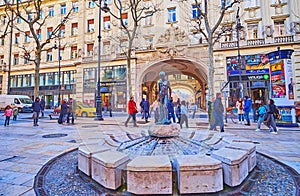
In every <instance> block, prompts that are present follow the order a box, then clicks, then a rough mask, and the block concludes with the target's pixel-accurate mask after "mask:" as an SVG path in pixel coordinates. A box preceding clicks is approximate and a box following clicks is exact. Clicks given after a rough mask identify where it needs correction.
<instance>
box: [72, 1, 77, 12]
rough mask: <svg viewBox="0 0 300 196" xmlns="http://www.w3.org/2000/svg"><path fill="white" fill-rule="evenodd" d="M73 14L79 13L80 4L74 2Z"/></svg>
mask: <svg viewBox="0 0 300 196" xmlns="http://www.w3.org/2000/svg"><path fill="white" fill-rule="evenodd" d="M73 12H78V2H73Z"/></svg>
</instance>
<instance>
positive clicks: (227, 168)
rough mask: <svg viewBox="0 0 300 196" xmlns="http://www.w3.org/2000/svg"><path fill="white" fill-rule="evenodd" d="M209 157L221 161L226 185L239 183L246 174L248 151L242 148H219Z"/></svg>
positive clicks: (232, 185)
mask: <svg viewBox="0 0 300 196" xmlns="http://www.w3.org/2000/svg"><path fill="white" fill-rule="evenodd" d="M211 157H212V158H214V159H217V160H220V161H221V162H222V166H223V175H224V182H225V184H227V185H228V186H231V187H234V186H238V185H240V184H241V183H242V182H243V181H244V180H245V178H246V177H247V175H248V153H247V152H246V151H242V150H236V149H230V148H221V149H220V150H216V151H213V152H212V154H211Z"/></svg>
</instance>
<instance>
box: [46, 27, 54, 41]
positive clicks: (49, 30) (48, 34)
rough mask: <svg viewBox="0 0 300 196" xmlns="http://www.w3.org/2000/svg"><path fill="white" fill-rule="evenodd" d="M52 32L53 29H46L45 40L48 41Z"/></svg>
mask: <svg viewBox="0 0 300 196" xmlns="http://www.w3.org/2000/svg"><path fill="white" fill-rule="evenodd" d="M52 31H53V28H52V27H48V28H47V39H49V38H50V37H51V35H52Z"/></svg>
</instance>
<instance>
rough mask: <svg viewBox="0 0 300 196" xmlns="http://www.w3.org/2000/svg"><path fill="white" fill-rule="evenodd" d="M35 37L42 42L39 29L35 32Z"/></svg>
mask: <svg viewBox="0 0 300 196" xmlns="http://www.w3.org/2000/svg"><path fill="white" fill-rule="evenodd" d="M36 36H37V38H38V39H39V40H40V41H41V40H42V30H41V29H37V30H36Z"/></svg>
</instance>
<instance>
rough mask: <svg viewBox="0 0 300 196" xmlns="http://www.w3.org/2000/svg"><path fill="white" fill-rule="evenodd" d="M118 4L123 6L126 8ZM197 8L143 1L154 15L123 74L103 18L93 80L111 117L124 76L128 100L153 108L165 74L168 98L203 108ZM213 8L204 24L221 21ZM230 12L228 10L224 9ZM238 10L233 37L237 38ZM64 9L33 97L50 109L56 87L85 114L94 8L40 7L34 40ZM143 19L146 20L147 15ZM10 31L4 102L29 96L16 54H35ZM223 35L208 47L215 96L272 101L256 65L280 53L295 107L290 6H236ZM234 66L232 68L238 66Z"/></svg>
mask: <svg viewBox="0 0 300 196" xmlns="http://www.w3.org/2000/svg"><path fill="white" fill-rule="evenodd" d="M112 2H113V0H106V1H105V3H107V5H108V7H109V8H110V9H111V11H112V12H114V11H116V10H115V8H114V4H113V3H112ZM122 2H123V3H124V4H125V3H126V0H124V1H122ZM198 2H200V3H199V4H198V5H196V4H195V1H193V0H187V1H176V0H164V1H158V0H155V1H150V0H145V1H144V4H150V3H155V4H156V5H159V10H160V11H159V12H157V13H155V14H154V15H153V16H150V15H149V17H145V18H144V19H143V20H142V21H141V22H140V24H139V28H138V31H137V35H136V38H135V40H134V43H133V50H132V51H133V52H132V55H133V58H132V59H131V70H127V66H126V62H127V61H126V55H125V53H124V48H126V46H127V43H128V42H127V37H126V35H125V34H124V32H123V31H122V28H121V26H120V24H119V21H118V20H117V19H115V18H114V17H113V16H112V15H111V14H110V13H109V12H108V13H105V12H103V11H102V12H101V21H100V22H101V38H102V39H101V46H100V51H101V54H100V57H101V72H100V78H101V94H102V99H103V101H104V102H107V101H109V102H111V104H112V106H113V108H114V109H115V110H125V108H126V102H127V100H128V96H129V95H128V92H127V87H126V85H127V83H128V82H127V79H126V74H127V73H130V75H131V84H132V90H133V93H134V95H135V96H136V98H137V100H138V101H139V100H140V98H141V97H143V96H147V97H149V98H150V101H153V100H154V99H156V96H157V93H158V87H157V81H158V80H159V72H161V71H164V72H166V74H167V76H168V79H169V80H170V81H171V86H172V90H173V93H174V96H177V97H178V98H182V99H187V100H188V101H189V102H195V103H197V104H198V105H199V106H200V107H202V108H204V107H205V103H206V91H207V80H208V76H207V64H208V52H207V47H208V46H207V42H206V40H205V38H204V37H203V36H202V35H201V34H200V33H198V32H197V31H195V29H194V28H193V26H192V25H191V23H190V22H189V21H190V20H193V18H195V17H197V16H198V12H199V9H198V8H199V7H201V6H202V4H201V3H202V2H201V1H198ZM221 2H223V0H222V1H221V0H220V1H210V2H209V4H210V5H211V10H210V13H209V14H210V17H211V20H212V21H213V20H215V19H216V18H217V17H218V15H219V12H218V11H217V10H218V8H220V6H221ZM228 3H230V1H228V2H226V4H228ZM238 7H239V15H240V18H239V19H240V24H241V28H238V31H236V26H237V21H238V20H237V17H236V16H237V9H238ZM70 9H72V10H73V12H72V14H71V15H70V17H69V18H68V21H67V23H66V24H65V25H63V26H62V27H61V28H60V32H59V34H60V36H59V38H56V39H54V40H52V41H51V42H50V43H49V44H48V45H47V47H46V50H45V51H44V52H43V53H42V62H41V66H40V82H39V83H40V91H39V94H40V96H44V97H45V99H46V103H47V106H49V107H52V106H54V105H55V104H56V100H57V96H58V87H59V81H60V84H61V95H62V98H68V97H73V98H75V99H76V100H78V101H81V102H85V103H87V104H90V105H93V104H94V102H95V96H96V84H97V68H98V67H97V65H98V39H97V37H98V35H99V33H98V29H99V25H98V23H99V21H98V19H99V9H98V7H97V5H96V3H95V2H94V1H88V0H78V1H76V0H74V1H65V0H55V1H45V2H43V7H42V10H41V12H42V14H41V15H42V17H46V16H47V17H48V19H47V22H46V23H45V24H44V27H43V28H42V29H41V30H38V31H37V32H36V33H37V34H38V35H39V38H40V39H41V40H43V39H45V38H46V37H47V36H48V35H49V34H50V33H51V32H52V30H53V27H54V26H55V25H57V23H58V21H61V20H62V19H63V18H64V16H65V14H66V13H67V11H68V10H70ZM33 14H34V13H33ZM144 14H145V16H147V14H149V13H147V12H145V13H144ZM120 16H121V18H122V20H123V22H124V23H125V24H127V25H128V26H130V25H131V22H132V21H131V17H130V12H129V11H128V12H126V11H124V12H123V13H121V15H120ZM29 17H30V16H29ZM0 19H1V23H2V24H3V25H1V27H0V35H1V32H3V31H4V29H3V28H4V27H5V26H6V25H5V24H7V22H8V16H7V15H6V14H5V6H4V5H3V6H1V7H0ZM14 22H15V23H16V25H18V26H19V28H20V29H22V31H17V30H16V29H13V31H12V32H10V33H8V34H6V35H5V36H4V35H3V36H2V37H1V38H0V63H1V65H2V71H1V72H0V82H1V88H0V91H1V93H2V94H6V93H10V94H28V95H30V96H32V95H33V86H34V82H33V80H34V65H33V64H32V63H31V62H28V61H27V60H26V59H24V58H22V57H23V56H24V50H22V47H33V46H34V42H33V40H32V39H31V38H30V35H29V34H28V29H27V28H28V27H27V26H26V25H25V24H23V23H24V21H22V20H19V19H16V20H15V21H14ZM221 26H224V27H225V26H226V27H230V28H231V31H227V32H226V33H225V34H223V35H222V36H221V37H220V39H219V41H218V42H216V43H215V45H214V61H215V67H216V71H215V80H214V83H215V86H216V88H217V89H216V92H217V91H219V90H221V88H222V85H224V84H227V86H226V87H228V89H227V90H229V94H228V95H229V96H231V97H232V100H235V99H236V98H237V97H238V96H239V93H243V94H245V95H246V94H247V95H250V96H251V97H253V99H255V98H257V97H265V98H267V97H270V96H272V94H273V91H274V93H275V89H273V87H272V80H270V78H271V76H272V73H271V72H270V71H269V70H270V64H268V62H269V60H267V61H265V59H264V58H267V59H268V54H269V53H271V52H276V51H278V47H280V49H279V51H281V50H283V51H285V50H288V51H290V53H289V54H290V55H288V57H290V61H291V63H292V70H291V73H290V74H291V76H292V79H293V82H294V86H293V87H294V89H295V90H294V94H293V99H294V100H300V3H299V1H298V0H290V1H287V0H286V1H284V0H281V1H280V0H243V1H241V3H240V4H236V5H235V6H233V8H231V9H229V10H227V11H226V13H225V16H224V19H223V21H222V23H221ZM237 32H238V35H239V40H237V37H238V36H237ZM11 38H12V39H11ZM58 39H59V40H58ZM55 42H56V43H58V42H59V43H60V47H59V50H58V49H55V47H54V45H55ZM10 43H11V44H10ZM10 45H11V50H10ZM56 48H57V47H56ZM238 52H239V53H240V58H238ZM238 59H240V62H241V63H240V64H239V63H237V61H238ZM9 62H10V63H9ZM59 64H60V66H58V65H59ZM59 67H60V73H61V74H60V75H61V79H60V80H58V76H59V71H58V70H59ZM289 72H290V71H289ZM8 84H10V87H9V88H8ZM241 84H243V89H242V91H243V92H241V89H240V85H241ZM225 89H226V88H225ZM223 90H224V89H223ZM285 90H287V89H285ZM175 100H176V99H175Z"/></svg>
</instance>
